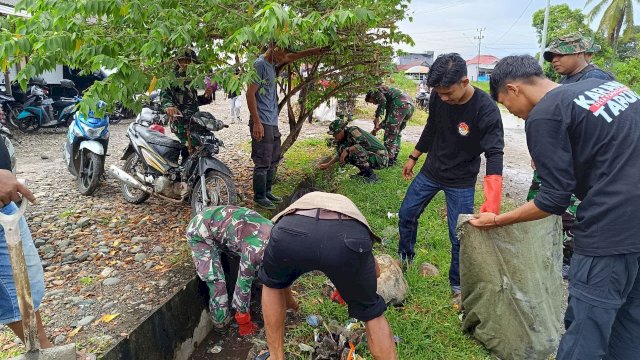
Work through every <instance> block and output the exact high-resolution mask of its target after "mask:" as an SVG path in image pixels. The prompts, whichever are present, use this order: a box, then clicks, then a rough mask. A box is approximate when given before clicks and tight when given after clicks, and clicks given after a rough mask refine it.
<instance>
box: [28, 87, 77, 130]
mask: <svg viewBox="0 0 640 360" xmlns="http://www.w3.org/2000/svg"><path fill="white" fill-rule="evenodd" d="M60 85H62V86H63V87H66V88H70V89H73V90H75V92H76V94H79V92H78V90H77V89H76V87H75V84H74V83H73V81H71V80H60ZM77 99H78V97H77V96H76V97H74V98H60V100H57V101H54V100H53V99H51V98H50V97H48V96H47V94H46V92H45V91H44V90H43V88H42V87H41V86H39V85H33V86H32V87H31V90H30V94H29V96H28V97H27V101H26V102H25V103H24V107H23V110H22V111H21V112H20V114H18V117H17V119H16V120H17V125H18V128H19V129H20V130H22V131H24V132H34V131H37V130H38V129H40V128H41V127H44V128H57V127H66V126H69V124H70V123H71V121H72V120H73V114H74V113H75V112H76V106H75V105H76V104H77V102H78V100H77Z"/></svg>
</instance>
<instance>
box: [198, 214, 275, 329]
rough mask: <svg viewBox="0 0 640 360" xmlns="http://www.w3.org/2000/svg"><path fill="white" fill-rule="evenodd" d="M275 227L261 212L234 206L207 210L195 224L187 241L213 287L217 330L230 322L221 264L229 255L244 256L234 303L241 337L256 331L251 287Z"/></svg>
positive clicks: (201, 274) (204, 278) (212, 305)
mask: <svg viewBox="0 0 640 360" xmlns="http://www.w3.org/2000/svg"><path fill="white" fill-rule="evenodd" d="M272 227H273V224H272V223H271V221H270V220H268V219H265V218H264V217H262V216H260V214H258V213H257V212H255V211H253V210H250V209H247V208H243V207H237V206H231V205H227V206H217V207H212V208H207V209H205V210H204V211H203V212H202V213H200V214H198V215H197V216H196V217H194V218H193V220H191V223H190V224H189V227H188V229H187V239H188V243H189V247H190V248H191V254H192V256H193V261H194V263H195V266H196V271H197V273H198V276H199V277H200V279H202V281H204V282H206V283H207V286H208V287H209V295H210V296H211V299H210V301H209V310H210V311H211V317H212V319H213V323H214V324H215V325H216V326H217V327H224V326H225V325H226V324H228V322H229V320H230V317H229V306H228V295H227V286H226V281H225V276H224V270H223V269H222V264H221V262H220V255H221V254H222V253H223V252H225V251H229V252H232V253H234V254H237V255H239V256H240V269H239V271H238V280H237V282H236V286H235V290H234V293H233V301H232V302H231V305H232V307H233V308H234V309H235V310H236V315H235V319H236V321H237V322H238V325H239V326H240V335H242V336H244V335H249V334H251V333H253V332H254V331H255V329H256V326H255V324H254V323H253V322H252V321H251V315H250V314H249V305H250V301H251V284H252V283H253V279H254V278H255V277H256V274H257V271H258V266H259V265H260V264H261V263H262V256H263V254H264V249H265V246H266V245H267V243H268V241H269V236H270V234H271V228H272Z"/></svg>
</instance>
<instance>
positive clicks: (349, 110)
mask: <svg viewBox="0 0 640 360" xmlns="http://www.w3.org/2000/svg"><path fill="white" fill-rule="evenodd" d="M355 109H356V98H355V97H354V96H349V97H348V98H346V99H339V100H338V109H337V111H336V115H337V116H338V118H340V119H343V120H347V121H351V119H353V113H354V112H355ZM345 116H346V119H345Z"/></svg>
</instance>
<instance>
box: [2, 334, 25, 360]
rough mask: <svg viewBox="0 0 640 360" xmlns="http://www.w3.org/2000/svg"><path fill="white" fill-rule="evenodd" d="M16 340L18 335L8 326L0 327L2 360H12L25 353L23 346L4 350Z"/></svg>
mask: <svg viewBox="0 0 640 360" xmlns="http://www.w3.org/2000/svg"><path fill="white" fill-rule="evenodd" d="M15 339H16V335H15V334H14V333H13V331H11V330H10V329H9V328H8V327H7V326H0V360H5V359H11V358H13V357H15V356H18V355H20V354H22V352H24V346H23V345H15V346H12V347H11V348H8V349H6V350H3V346H5V345H7V346H8V344H10V343H12V342H13V341H14V340H15Z"/></svg>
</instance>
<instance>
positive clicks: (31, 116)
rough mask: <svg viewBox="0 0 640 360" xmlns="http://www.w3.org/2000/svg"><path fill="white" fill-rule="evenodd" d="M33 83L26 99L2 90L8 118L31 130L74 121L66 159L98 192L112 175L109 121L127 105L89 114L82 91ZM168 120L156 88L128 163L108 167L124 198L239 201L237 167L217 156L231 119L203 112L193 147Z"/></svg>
mask: <svg viewBox="0 0 640 360" xmlns="http://www.w3.org/2000/svg"><path fill="white" fill-rule="evenodd" d="M61 85H62V86H63V87H65V88H68V89H75V85H74V84H73V82H72V81H69V80H62V81H61ZM28 91H29V95H28V96H27V99H26V101H25V102H24V103H22V104H17V103H16V102H15V99H14V98H13V97H7V96H5V95H1V94H0V96H3V97H2V98H1V99H2V100H0V102H1V103H2V106H1V109H2V111H1V112H2V113H4V122H3V124H6V125H7V126H13V127H16V128H18V129H20V130H21V131H25V132H33V131H37V130H38V129H40V128H43V127H65V126H66V127H68V131H67V138H66V141H65V145H64V149H63V156H64V159H65V163H66V165H67V167H68V170H69V172H70V173H71V174H72V175H73V176H75V177H76V178H77V186H78V190H79V191H80V193H81V194H82V195H87V196H90V195H93V194H94V192H95V191H96V189H97V188H98V186H99V185H100V182H101V180H102V179H104V177H105V168H104V164H105V159H106V156H107V149H108V144H109V136H110V132H109V125H110V124H113V123H115V122H119V121H120V120H121V119H122V118H124V117H126V116H127V115H128V114H127V113H126V112H125V111H122V113H120V114H117V115H116V117H117V118H118V119H117V120H115V121H114V120H111V119H112V118H111V116H110V115H109V114H106V115H105V116H103V117H98V116H96V114H95V113H94V112H93V111H90V112H89V113H88V114H87V115H86V116H85V115H83V114H82V113H81V112H78V111H77V108H78V106H77V105H78V103H79V102H80V101H82V98H81V97H80V96H79V94H77V95H76V96H74V97H73V98H60V99H56V100H54V99H51V98H49V97H48V95H47V92H46V88H45V87H44V84H42V83H40V84H38V83H31V84H30V87H29V88H28ZM76 93H77V90H76ZM7 98H12V99H13V100H10V99H7ZM102 106H106V104H105V103H104V102H99V103H98V108H100V107H102ZM116 111H118V110H116ZM0 120H1V119H0ZM165 125H167V117H166V115H165V114H164V113H163V111H162V110H161V106H160V101H159V92H158V91H156V92H154V93H151V94H150V95H149V96H148V100H147V101H145V105H144V107H143V109H142V111H141V112H140V114H138V115H137V116H136V119H135V121H133V122H132V123H131V124H130V125H129V127H128V129H127V134H126V136H127V137H128V138H129V144H128V145H127V147H126V148H125V149H124V152H123V155H122V156H121V160H124V161H125V163H124V166H123V167H122V168H120V167H117V166H115V165H112V166H111V167H110V169H109V172H108V173H109V174H110V175H111V176H113V177H115V178H116V179H118V180H119V181H120V182H121V190H122V194H123V196H124V199H125V200H126V201H127V202H129V203H132V204H141V203H143V202H144V201H146V200H147V199H148V198H149V197H151V196H156V197H159V198H162V199H164V200H167V201H170V202H174V203H190V205H191V208H192V211H193V212H194V213H196V212H199V211H201V210H202V209H203V208H204V207H207V206H215V205H224V204H235V203H236V201H237V195H236V187H235V184H234V181H233V174H232V172H231V170H230V169H229V168H228V167H227V166H226V165H225V164H224V163H223V162H222V161H220V160H219V159H218V158H217V157H216V155H217V154H218V153H219V151H220V148H221V147H223V146H224V144H223V142H222V140H220V139H218V138H217V137H216V136H215V134H214V133H215V132H217V131H220V130H222V129H224V128H227V127H228V125H225V124H224V123H223V122H222V121H221V120H219V119H216V118H215V117H214V116H213V115H212V114H210V113H208V112H197V113H196V114H194V115H193V116H192V117H191V118H190V119H189V121H188V126H187V128H188V132H189V134H190V138H191V139H192V146H191V147H189V148H187V147H186V146H184V145H182V144H181V143H180V142H179V141H177V140H175V139H173V138H171V137H169V136H167V135H166V134H165V128H164V126H165ZM3 129H4V130H3ZM0 136H3V138H4V139H8V138H11V133H10V131H9V130H8V129H7V128H6V127H5V126H2V128H0Z"/></svg>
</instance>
